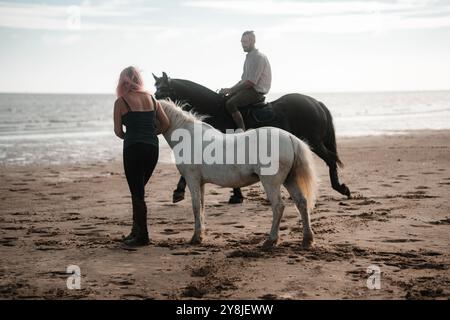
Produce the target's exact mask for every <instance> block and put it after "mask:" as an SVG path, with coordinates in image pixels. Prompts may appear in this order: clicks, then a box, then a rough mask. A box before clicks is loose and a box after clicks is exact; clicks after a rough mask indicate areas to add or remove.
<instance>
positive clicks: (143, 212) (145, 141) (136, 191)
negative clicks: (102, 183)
mask: <svg viewBox="0 0 450 320" xmlns="http://www.w3.org/2000/svg"><path fill="white" fill-rule="evenodd" d="M116 93H117V100H116V102H115V103H114V133H115V134H116V136H118V137H119V138H120V139H123V140H124V143H123V165H124V169H125V176H126V178H127V182H128V187H129V188H130V192H131V200H132V205H133V227H132V229H131V233H130V234H129V235H128V236H126V237H124V239H123V242H124V243H125V244H126V245H128V246H144V245H148V244H149V238H148V230H147V205H146V203H145V185H146V184H147V182H148V181H149V179H150V177H151V175H152V173H153V170H154V169H155V166H156V163H157V162H158V155H159V144H158V137H157V135H158V134H160V133H163V132H165V131H166V130H167V128H168V127H169V125H170V123H169V119H168V118H167V115H166V114H165V113H164V110H163V109H162V108H161V105H160V104H159V102H157V101H156V100H155V98H153V96H152V95H151V94H150V93H148V92H147V91H145V90H144V83H143V81H142V77H141V74H140V73H139V71H138V70H137V69H136V68H135V67H128V68H126V69H124V70H123V71H122V72H121V73H120V78H119V84H118V85H117V90H116ZM123 126H125V127H126V131H125V132H124V131H123Z"/></svg>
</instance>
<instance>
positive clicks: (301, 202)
mask: <svg viewBox="0 0 450 320" xmlns="http://www.w3.org/2000/svg"><path fill="white" fill-rule="evenodd" d="M284 186H285V187H286V189H287V190H288V192H289V194H290V195H291V198H292V199H293V200H294V203H295V206H296V207H297V209H298V211H299V213H300V216H301V221H302V225H303V241H302V245H303V247H304V248H310V247H311V246H312V245H313V244H314V233H313V231H312V229H311V221H310V212H309V211H308V203H307V201H306V198H305V197H304V195H303V193H302V191H301V189H300V187H299V185H298V183H297V181H296V179H295V177H292V178H288V180H286V181H285V183H284Z"/></svg>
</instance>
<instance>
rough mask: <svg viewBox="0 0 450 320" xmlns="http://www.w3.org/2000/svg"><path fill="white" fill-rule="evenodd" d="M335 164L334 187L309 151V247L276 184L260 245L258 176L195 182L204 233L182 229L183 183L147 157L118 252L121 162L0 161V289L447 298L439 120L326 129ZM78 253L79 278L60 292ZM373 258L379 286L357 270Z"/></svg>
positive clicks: (445, 174)
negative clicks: (136, 217) (146, 236)
mask: <svg viewBox="0 0 450 320" xmlns="http://www.w3.org/2000/svg"><path fill="white" fill-rule="evenodd" d="M338 150H339V152H340V157H341V159H342V160H343V162H344V163H345V167H344V168H343V169H342V170H341V171H340V175H341V181H342V182H345V183H346V184H347V185H348V186H349V187H350V189H351V190H352V192H353V197H352V199H346V198H345V197H343V196H341V195H339V194H338V193H336V192H335V191H333V190H332V189H331V187H330V184H329V179H328V169H327V167H326V166H325V164H324V163H323V162H322V161H321V160H320V159H318V158H317V157H315V160H316V167H317V170H318V173H319V176H320V180H321V183H320V188H319V198H318V201H317V206H316V209H315V211H314V213H313V214H312V228H313V231H314V232H315V241H316V246H315V248H313V249H311V250H303V249H302V247H301V239H302V229H301V225H300V224H299V215H298V213H297V211H296V209H295V207H294V204H293V203H292V202H291V200H289V198H288V196H287V192H286V191H285V190H284V191H283V193H284V195H285V202H286V209H285V212H284V218H283V221H282V223H281V231H280V236H281V238H280V242H279V245H278V246H277V247H276V248H275V249H273V250H270V251H263V250H262V249H261V245H262V242H263V241H264V239H265V237H266V234H267V233H268V231H269V229H270V225H271V220H272V212H271V210H270V207H269V206H268V205H267V201H266V200H265V194H264V192H263V191H262V189H261V186H260V185H259V184H256V185H253V186H250V187H247V188H244V189H243V192H244V195H245V197H246V199H245V202H244V203H243V204H242V205H241V204H239V205H228V203H227V201H228V198H229V194H230V189H226V188H221V187H217V186H214V185H207V186H206V227H207V237H206V240H205V241H204V243H203V244H202V245H199V246H192V245H190V244H188V241H189V240H190V238H191V236H192V233H193V227H194V225H193V215H192V209H191V202H190V197H189V192H187V197H186V199H185V200H184V201H182V202H180V203H177V204H172V190H173V189H174V188H175V186H176V182H177V181H178V178H179V175H178V171H177V170H176V167H175V165H173V164H161V163H160V164H158V166H157V168H156V170H155V173H154V175H153V177H152V179H151V180H150V184H149V185H148V186H147V189H146V191H147V203H148V206H149V221H148V222H149V231H150V238H151V240H152V243H151V245H150V246H147V247H143V248H139V249H133V250H125V249H124V248H122V247H121V246H120V239H121V237H122V235H123V234H128V232H129V230H130V226H131V204H130V202H131V199H130V195H129V191H128V186H127V184H126V180H125V177H124V174H123V168H122V163H121V162H108V163H99V164H82V165H81V164H80V165H64V166H51V167H49V166H3V167H1V168H0V178H1V181H2V183H1V185H0V188H1V206H0V229H1V237H0V255H1V262H0V298H2V299H41V298H43V299H196V298H199V299H449V298H450V270H449V264H450V249H449V248H450V232H449V231H450V228H449V225H450V197H449V194H450V193H449V192H450V131H423V132H411V133H409V134H405V135H392V136H372V137H359V138H340V139H338ZM69 265H78V266H79V267H80V270H81V289H79V290H68V289H67V287H66V280H67V277H68V274H66V268H67V266H69ZM373 265H374V266H377V267H379V268H380V271H381V275H380V276H381V277H380V285H381V288H380V289H379V290H371V289H369V288H368V287H367V285H366V281H367V278H368V277H369V274H368V273H367V268H368V267H369V266H373Z"/></svg>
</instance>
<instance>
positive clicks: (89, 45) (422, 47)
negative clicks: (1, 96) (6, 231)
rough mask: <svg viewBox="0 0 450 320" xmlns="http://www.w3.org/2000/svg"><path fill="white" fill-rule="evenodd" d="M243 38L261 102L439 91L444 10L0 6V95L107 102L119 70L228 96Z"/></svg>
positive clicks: (335, 2)
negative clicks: (89, 96)
mask: <svg viewBox="0 0 450 320" xmlns="http://www.w3.org/2000/svg"><path fill="white" fill-rule="evenodd" d="M245 30H254V31H255V33H256V47H257V48H258V49H259V50H260V51H261V52H263V53H265V54H266V55H267V57H268V58H269V61H270V64H271V66H272V76H273V80H272V89H271V92H272V93H274V92H355V91H404V90H408V91H409V90H449V89H450V0H445V1H440V0H399V1H386V0H385V1H351V0H322V1H267V0H242V1H241V0H239V1H237V0H236V1H235V0H230V1H220V0H218V1H212V0H176V1H170V0H166V1H140V0H112V1H109V0H108V1H75V0H73V1H65V0H64V1H1V0H0V70H1V72H0V92H32V93H35V92H42V93H114V90H115V87H116V84H117V80H118V76H119V73H120V71H121V70H122V69H123V68H125V67H127V66H129V65H135V66H137V67H138V68H139V69H140V70H141V71H142V73H143V76H144V79H145V82H146V87H147V88H148V89H149V90H150V91H154V86H153V83H154V81H153V77H152V73H155V74H156V75H161V73H162V71H165V72H166V73H167V74H168V75H169V77H172V78H181V79H189V80H192V81H195V82H198V83H200V84H203V85H205V86H207V87H209V88H211V89H213V90H217V89H220V88H222V87H229V86H232V85H233V84H235V83H236V82H237V81H238V80H239V79H240V76H241V73H242V66H243V63H244V59H245V53H244V52H243V51H242V47H241V44H240V38H241V34H242V32H243V31H245Z"/></svg>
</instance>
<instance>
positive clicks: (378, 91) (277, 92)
mask: <svg viewBox="0 0 450 320" xmlns="http://www.w3.org/2000/svg"><path fill="white" fill-rule="evenodd" d="M442 91H450V88H446V89H401V90H386V89H381V90H355V91H349V90H331V91H316V90H313V91H308V90H305V91H301V92H291V91H275V92H269V93H268V94H266V96H267V95H276V94H289V93H300V94H303V93H308V94H309V93H395V92H398V93H401V92H405V93H407V92H442ZM150 93H151V92H150ZM0 94H23V95H31V94H42V95H115V93H114V92H43V91H41V92H38V91H34V92H33V91H28V92H23V91H22V92H20V91H9V92H6V91H0ZM152 94H154V93H152Z"/></svg>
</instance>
